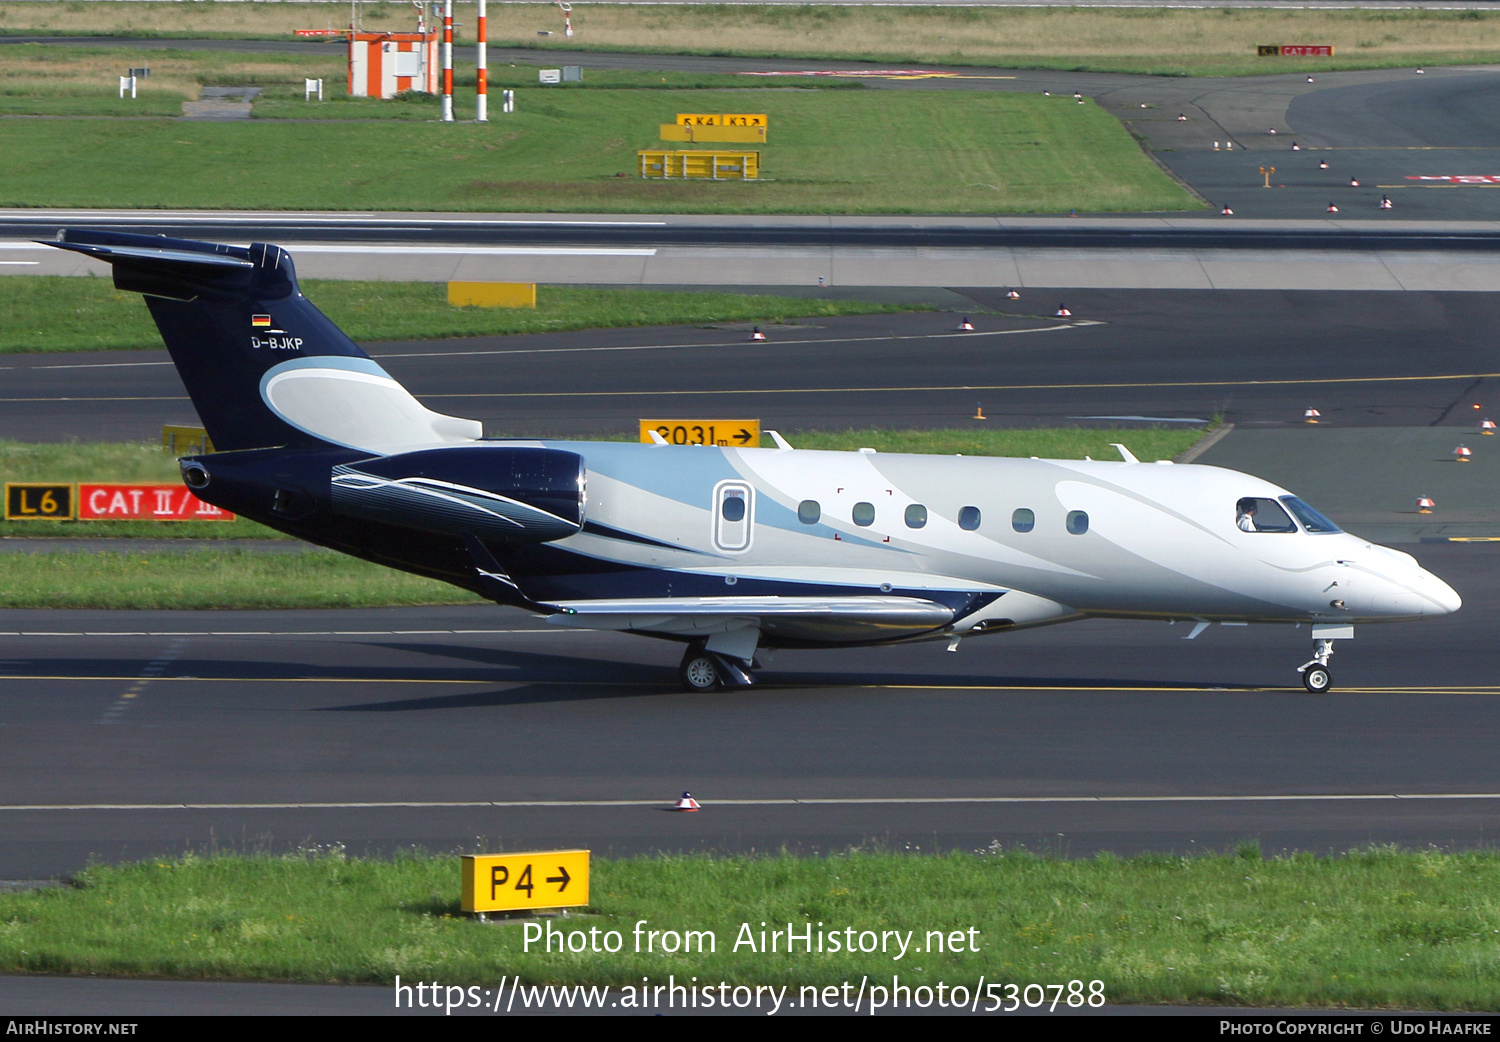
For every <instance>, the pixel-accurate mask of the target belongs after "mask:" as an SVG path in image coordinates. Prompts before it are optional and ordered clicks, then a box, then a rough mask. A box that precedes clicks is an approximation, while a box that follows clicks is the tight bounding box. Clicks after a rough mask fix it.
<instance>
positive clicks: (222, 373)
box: [47, 229, 480, 452]
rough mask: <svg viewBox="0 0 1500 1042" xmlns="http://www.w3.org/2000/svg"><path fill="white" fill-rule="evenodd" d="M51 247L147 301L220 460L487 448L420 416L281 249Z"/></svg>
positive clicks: (90, 239) (458, 429)
mask: <svg viewBox="0 0 1500 1042" xmlns="http://www.w3.org/2000/svg"><path fill="white" fill-rule="evenodd" d="M47 245H49V246H56V247H58V248H60V249H64V250H73V251H75V252H78V253H83V254H86V255H88V256H90V257H94V258H96V259H97V260H101V261H105V262H106V263H108V264H110V265H111V266H112V267H113V269H114V279H115V285H116V286H117V287H119V288H120V289H123V290H130V291H133V292H136V293H144V294H145V295H146V304H147V306H148V307H149V308H150V309H151V317H152V318H154V319H155V320H156V326H157V328H158V329H159V330H160V331H161V337H162V340H164V341H165V342H166V345H167V350H168V351H169V352H171V355H172V361H173V363H174V364H175V365H176V366H177V371H178V373H180V374H181V376H182V382H183V383H184V384H185V385H187V391H188V394H189V395H190V396H191V397H192V399H193V405H194V407H196V408H197V410H198V416H199V417H200V418H201V419H202V421H203V426H204V427H205V428H206V429H207V431H208V436H209V437H210V438H211V439H213V443H214V447H215V448H216V449H218V450H220V451H224V450H230V449H254V448H266V447H271V446H279V445H286V446H308V445H326V444H335V445H345V446H348V447H352V448H360V449H368V450H371V451H380V452H388V451H392V450H394V449H400V448H408V447H416V446H417V445H423V444H432V443H442V442H452V441H467V440H471V439H473V438H477V437H479V436H480V430H479V425H478V424H477V423H474V422H473V421H468V420H459V419H456V418H453V417H444V416H439V415H438V414H436V413H431V412H429V411H428V410H426V409H425V408H424V407H422V406H421V405H420V404H419V403H417V402H416V401H415V400H414V399H412V398H411V396H410V395H409V394H408V393H407V392H406V390H405V389H404V388H402V387H401V385H400V384H398V383H396V381H395V380H393V379H392V378H391V377H390V375H389V374H388V373H386V372H385V371H384V370H383V369H381V368H380V367H379V366H378V365H376V364H375V362H373V361H371V360H370V358H369V356H368V355H366V354H365V353H364V352H363V351H361V350H360V349H359V347H358V346H356V345H355V343H354V341H352V340H350V339H349V338H348V337H347V336H345V335H344V334H343V332H342V331H341V330H340V329H339V328H338V327H337V326H335V325H334V324H333V323H332V322H331V321H329V320H328V318H327V317H326V316H325V315H324V314H323V313H322V312H321V311H319V310H318V309H317V308H315V307H313V305H312V303H311V302H310V301H308V299H307V298H306V297H304V296H303V295H302V291H301V290H300V289H299V288H298V287H297V274H296V270H295V269H294V268H293V266H292V258H291V257H290V256H289V255H288V254H287V252H286V251H285V250H283V249H281V247H279V246H270V245H267V244H265V243H252V244H250V246H248V247H244V246H224V245H219V244H215V243H206V242H191V241H188V240H183V239H168V238H165V237H156V236H149V235H129V234H125V233H122V232H107V231H87V230H72V229H70V230H67V231H64V232H63V233H62V234H61V236H60V237H59V238H58V240H56V241H54V242H49V243H47Z"/></svg>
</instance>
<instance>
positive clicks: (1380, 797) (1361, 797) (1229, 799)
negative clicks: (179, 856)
mask: <svg viewBox="0 0 1500 1042" xmlns="http://www.w3.org/2000/svg"><path fill="white" fill-rule="evenodd" d="M1398 800H1407V801H1410V800H1487V801H1494V800H1500V792H1432V793H1429V792H1412V793H1401V792H1394V793H1332V794H1316V793H1284V794H1271V795H1227V796H931V797H923V796H889V797H887V796H868V797H861V796H848V797H837V796H828V797H821V796H809V797H787V798H783V799H776V798H769V799H715V800H700V801H699V802H700V803H702V805H703V806H704V808H705V809H708V808H712V807H798V806H894V805H905V804H911V805H921V806H935V805H939V804H1018V805H1021V804H1034V805H1049V804H1063V803H1099V804H1103V803H1349V802H1366V803H1367V802H1380V801H1386V802H1391V801H1398ZM670 805H671V801H670V800H430V801H427V800H401V801H379V802H377V801H371V802H348V803H35V804H27V803H15V804H0V813H5V812H14V811H70V810H71V811H148V810H400V809H403V808H407V809H412V810H442V809H445V808H454V809H458V810H463V809H472V808H482V807H490V808H495V809H517V810H524V809H530V808H540V809H547V808H565V807H601V808H602V807H667V806H670Z"/></svg>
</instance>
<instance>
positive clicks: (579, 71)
mask: <svg viewBox="0 0 1500 1042" xmlns="http://www.w3.org/2000/svg"><path fill="white" fill-rule="evenodd" d="M563 82H564V83H582V82H583V66H582V65H564V66H563Z"/></svg>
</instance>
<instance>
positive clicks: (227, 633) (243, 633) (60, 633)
mask: <svg viewBox="0 0 1500 1042" xmlns="http://www.w3.org/2000/svg"><path fill="white" fill-rule="evenodd" d="M563 632H566V631H565V630H559V629H557V628H555V627H551V626H548V627H545V628H541V629H510V630H0V637H434V636H455V635H457V636H480V637H486V636H497V635H501V634H508V633H531V634H536V633H563Z"/></svg>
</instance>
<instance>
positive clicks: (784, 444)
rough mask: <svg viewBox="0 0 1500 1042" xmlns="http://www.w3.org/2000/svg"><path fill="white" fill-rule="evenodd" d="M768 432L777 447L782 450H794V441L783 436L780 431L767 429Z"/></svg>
mask: <svg viewBox="0 0 1500 1042" xmlns="http://www.w3.org/2000/svg"><path fill="white" fill-rule="evenodd" d="M766 433H767V434H768V435H770V437H771V440H772V441H774V442H775V443H776V447H777V448H778V449H780V450H781V451H782V452H791V451H792V443H791V442H789V441H787V440H786V439H785V438H783V437H782V436H781V432H780V431H766Z"/></svg>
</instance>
